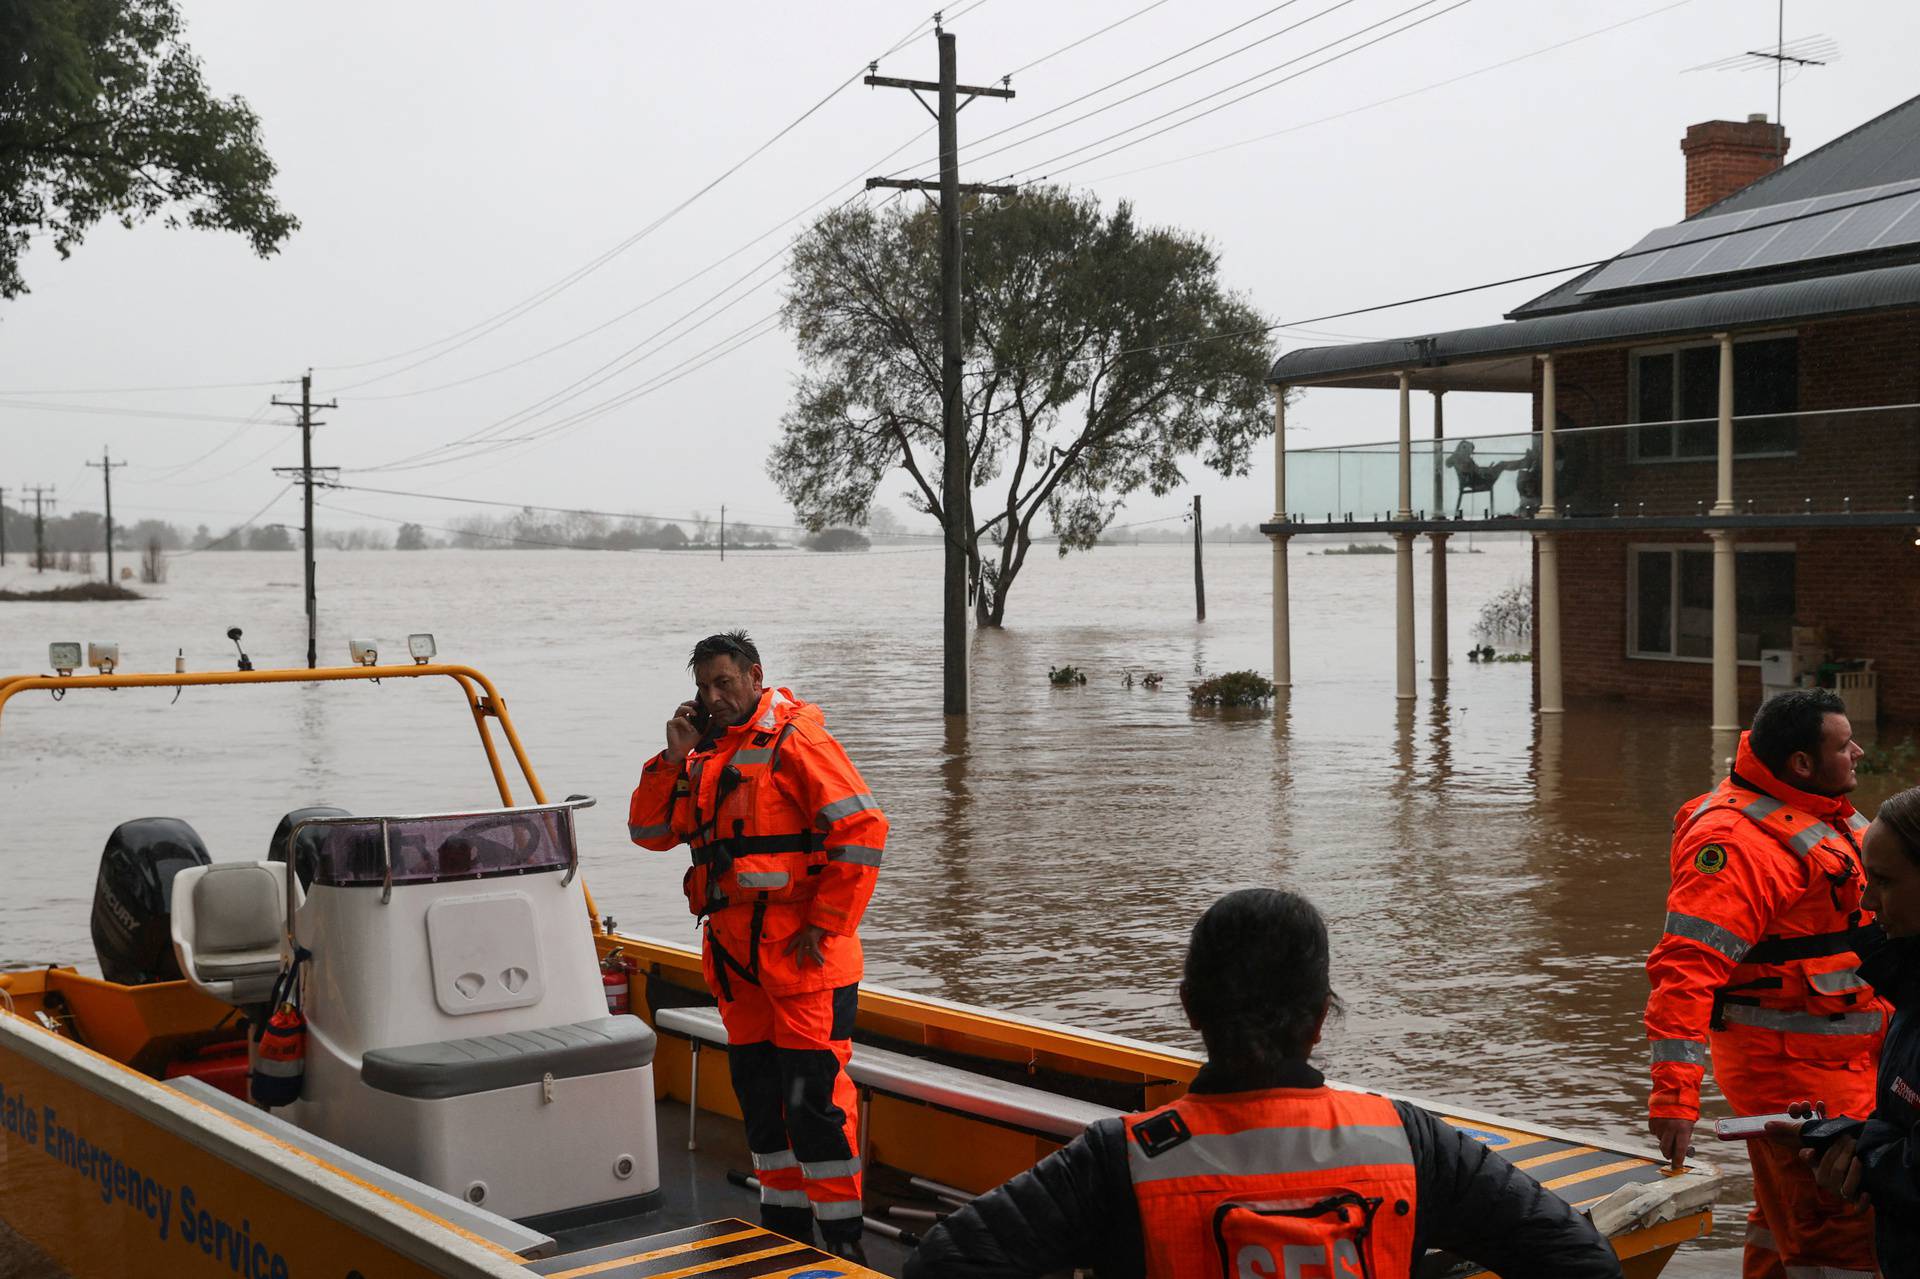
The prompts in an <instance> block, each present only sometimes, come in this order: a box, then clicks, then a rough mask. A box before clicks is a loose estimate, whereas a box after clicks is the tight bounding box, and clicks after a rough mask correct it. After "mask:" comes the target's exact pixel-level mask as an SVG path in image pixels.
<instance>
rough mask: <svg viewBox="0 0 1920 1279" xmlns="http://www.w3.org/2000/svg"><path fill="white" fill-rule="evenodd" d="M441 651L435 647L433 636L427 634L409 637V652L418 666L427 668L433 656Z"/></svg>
mask: <svg viewBox="0 0 1920 1279" xmlns="http://www.w3.org/2000/svg"><path fill="white" fill-rule="evenodd" d="M439 651H440V650H439V649H437V648H435V647H434V645H433V636H431V635H429V634H426V633H425V632H422V633H420V634H418V635H409V636H407V652H408V653H409V654H411V655H412V657H413V660H414V662H415V663H416V664H417V665H420V666H425V665H426V664H427V663H428V662H431V661H432V660H433V655H434V654H435V653H437V652H439Z"/></svg>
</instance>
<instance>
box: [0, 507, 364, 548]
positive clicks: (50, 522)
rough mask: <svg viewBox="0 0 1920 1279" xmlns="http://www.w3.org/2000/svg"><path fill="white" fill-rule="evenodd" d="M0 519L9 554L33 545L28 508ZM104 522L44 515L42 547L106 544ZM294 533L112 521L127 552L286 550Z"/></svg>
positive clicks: (353, 539) (350, 541) (357, 534)
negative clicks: (156, 549) (155, 547)
mask: <svg viewBox="0 0 1920 1279" xmlns="http://www.w3.org/2000/svg"><path fill="white" fill-rule="evenodd" d="M0 522H4V525H5V528H6V544H7V550H8V551H9V552H28V551H31V550H32V549H33V512H32V511H30V510H27V511H22V510H17V509H15V508H14V507H11V506H0ZM106 523H107V521H106V517H105V516H104V515H102V514H101V513H100V512H98V511H72V512H69V513H67V514H65V515H55V514H51V513H49V514H48V515H47V517H46V530H45V537H46V547H47V550H48V551H49V552H59V551H98V550H101V549H103V548H104V547H105V546H106V539H105V538H104V536H103V534H104V532H105V530H106ZM297 532H298V530H290V529H288V528H287V527H286V526H285V525H282V524H255V525H252V526H247V525H233V526H230V527H228V528H223V529H218V530H216V529H214V528H211V527H210V526H208V525H205V524H201V525H199V526H197V527H195V528H186V527H184V526H182V525H178V524H169V523H167V522H166V521H165V520H154V519H146V520H133V521H126V520H116V521H114V526H113V544H114V546H115V547H116V548H118V549H120V550H126V551H143V550H145V549H146V548H147V547H148V546H150V545H153V544H155V543H157V544H158V545H159V547H160V549H161V550H163V551H188V550H200V549H202V548H205V547H210V546H212V547H217V548H218V549H222V550H246V551H287V550H292V549H293V548H294V547H296V546H298V545H299V544H300V539H299V537H298V536H297ZM319 536H320V541H321V542H322V544H324V545H326V546H330V547H334V548H335V549H337V550H347V551H358V550H384V549H386V548H387V547H390V546H392V545H393V538H392V536H391V535H390V534H388V533H385V532H383V531H381V530H379V529H361V528H357V529H321V530H319Z"/></svg>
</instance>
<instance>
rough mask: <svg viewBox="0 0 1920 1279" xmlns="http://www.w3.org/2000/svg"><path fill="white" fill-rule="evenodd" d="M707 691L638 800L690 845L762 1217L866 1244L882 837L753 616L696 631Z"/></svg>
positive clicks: (690, 898)
mask: <svg viewBox="0 0 1920 1279" xmlns="http://www.w3.org/2000/svg"><path fill="white" fill-rule="evenodd" d="M687 665H688V666H690V667H691V668H692V669H693V680H694V687H695V690H696V692H695V695H694V697H693V699H692V700H690V701H685V702H682V703H681V704H680V705H679V706H678V707H677V708H675V710H674V712H673V717H672V718H671V719H669V720H668V721H667V731H666V739H667V740H666V749H665V750H663V751H661V752H660V753H659V754H658V755H655V756H654V757H653V758H652V759H650V760H648V761H647V764H646V767H645V768H644V769H643V770H642V771H641V774H640V785H639V786H637V787H636V788H635V789H634V792H633V803H632V806H631V807H630V808H629V810H628V814H627V833H628V834H629V835H631V836H632V838H633V842H634V843H636V844H639V845H640V846H641V847H643V848H652V849H657V850H660V851H662V852H664V851H666V850H668V849H671V848H674V847H676V846H678V845H680V844H683V843H684V844H686V845H687V846H688V847H689V848H691V849H692V850H693V865H692V866H691V867H690V868H689V869H688V871H687V874H686V878H685V880H684V881H683V887H684V888H685V890H686V894H687V907H688V909H690V910H691V911H692V912H693V914H694V917H695V918H696V919H700V920H704V921H705V923H706V929H705V945H704V946H703V948H702V966H703V967H704V968H705V970H706V977H707V987H708V989H710V990H712V991H713V993H714V996H715V998H716V999H717V1000H718V1001H719V1004H720V1019H721V1020H722V1021H723V1022H724V1023H725V1024H726V1028H727V1058H728V1064H729V1065H730V1067H731V1069H732V1074H733V1089H734V1093H735V1095H736V1096H738V1097H739V1099H740V1110H741V1113H742V1114H743V1115H744V1116H745V1118H746V1127H747V1146H748V1147H749V1149H751V1150H752V1152H753V1166H754V1172H755V1175H756V1176H757V1177H758V1178H759V1181H760V1221H761V1224H762V1225H764V1226H766V1228H767V1229H769V1230H773V1231H777V1232H778V1233H780V1234H783V1235H787V1236H790V1237H791V1238H794V1239H798V1240H801V1241H802V1242H808V1241H811V1240H812V1238H813V1226H814V1222H815V1221H818V1222H819V1225H820V1237H821V1241H822V1243H823V1245H824V1246H825V1248H826V1249H827V1250H828V1251H830V1252H832V1253H834V1254H835V1255H837V1256H840V1257H845V1258H847V1259H849V1260H854V1261H864V1257H863V1256H862V1255H861V1247H860V1234H861V1229H862V1225H861V1220H860V1218H861V1208H860V1149H859V1138H858V1133H857V1113H858V1112H857V1106H856V1103H855V1095H854V1087H853V1081H852V1080H850V1079H849V1078H848V1077H847V1058H848V1057H849V1056H850V1055H851V1053H852V1049H853V1022H854V1014H855V1011H856V1008H857V1006H858V993H859V983H860V974H861V955H860V935H859V932H858V929H859V925H860V917H861V915H862V914H863V913H864V912H865V911H866V908H867V902H868V900H869V899H871V898H872V896H873V886H874V881H875V880H876V879H877V878H879V875H880V855H881V851H882V850H883V849H884V848H885V846H886V842H887V819H886V818H885V817H884V816H882V815H881V812H880V806H879V804H878V803H877V802H875V800H874V798H873V796H872V794H871V793H869V792H868V790H867V785H866V783H865V782H864V781H862V780H861V778H860V774H859V772H858V771H857V770H856V769H855V768H854V766H853V764H852V762H851V761H849V760H848V759H847V753H846V752H845V751H844V750H842V749H841V747H840V743H839V742H837V741H835V740H834V739H833V737H832V736H831V735H830V734H828V732H827V730H826V726H825V722H824V719H823V717H822V715H821V713H820V708H819V707H817V706H814V705H812V704H810V703H807V702H803V701H801V700H799V699H798V698H797V697H795V696H794V695H793V693H792V692H791V691H790V690H788V689H784V688H767V687H765V686H764V685H763V684H762V679H763V677H764V673H763V672H762V670H761V667H760V651H759V650H758V649H757V648H755V647H754V645H753V641H752V640H750V639H748V638H747V634H746V632H745V631H728V632H727V633H725V634H723V635H709V636H708V637H707V638H706V639H703V640H701V641H700V642H699V643H698V644H695V645H694V646H693V656H692V658H691V659H690V660H689V661H688V663H687Z"/></svg>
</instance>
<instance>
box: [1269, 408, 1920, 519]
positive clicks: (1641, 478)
mask: <svg viewBox="0 0 1920 1279" xmlns="http://www.w3.org/2000/svg"><path fill="white" fill-rule="evenodd" d="M1718 442H1719V426H1718V423H1717V422H1715V421H1714V420H1713V419H1710V418H1709V419H1704V420H1694V421H1683V422H1651V423H1628V424H1624V425H1615V426H1590V427H1571V428H1570V427H1562V428H1561V429H1560V430H1559V431H1557V432H1555V434H1554V452H1555V459H1554V475H1555V497H1556V501H1557V505H1558V507H1559V510H1560V514H1562V515H1565V516H1584V517H1613V516H1617V517H1621V518H1630V517H1635V516H1650V515H1651V516H1674V515H1705V514H1707V513H1709V511H1710V508H1711V507H1712V506H1713V504H1714V500H1715V497H1716V495H1717V490H1718V474H1717V449H1718ZM1734 450H1735V451H1734V472H1733V493H1734V506H1735V509H1736V511H1737V512H1738V513H1740V514H1743V515H1802V514H1806V515H1811V514H1820V515H1832V514H1836V513H1838V514H1870V513H1891V512H1911V511H1914V510H1915V495H1916V490H1920V405H1915V404H1901V405H1888V406H1877V407H1873V408H1865V409H1846V410H1834V411H1822V412H1809V413H1787V414H1774V415H1768V416H1749V417H1742V418H1736V419H1735V420H1734ZM1411 454H1412V472H1413V474H1412V480H1413V484H1412V488H1413V500H1412V503H1411V509H1412V511H1413V513H1414V518H1416V519H1422V520H1433V519H1465V520H1488V519H1507V518H1524V517H1528V516H1532V515H1533V514H1535V513H1536V512H1537V511H1538V510H1539V508H1540V500H1541V488H1542V484H1541V480H1542V476H1541V449H1540V437H1539V435H1538V434H1537V433H1534V432H1522V433H1518V434H1501V435H1467V436H1455V437H1449V438H1447V439H1443V440H1434V439H1431V438H1428V439H1415V440H1414V441H1413V443H1412V449H1411ZM1399 492H1400V450H1399V445H1398V443H1397V442H1395V441H1386V442H1381V443H1370V444H1351V445H1337V446H1332V447H1327V448H1315V449H1292V450H1289V451H1288V453H1287V509H1288V511H1289V512H1290V513H1291V514H1292V516H1293V518H1294V519H1296V520H1301V521H1304V522H1306V523H1310V524H1311V523H1320V522H1326V521H1332V522H1335V523H1358V522H1368V521H1381V520H1390V519H1392V518H1393V515H1394V512H1395V510H1396V509H1397V508H1398V506H1399V504H1400V499H1399Z"/></svg>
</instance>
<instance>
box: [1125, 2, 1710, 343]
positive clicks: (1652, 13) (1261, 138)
mask: <svg viewBox="0 0 1920 1279" xmlns="http://www.w3.org/2000/svg"><path fill="white" fill-rule="evenodd" d="M1692 3H1693V0H1674V3H1672V4H1664V5H1661V6H1660V7H1659V8H1657V9H1649V10H1647V11H1646V12H1645V13H1642V14H1639V15H1637V16H1635V17H1631V18H1627V19H1624V20H1623V21H1620V22H1614V23H1609V24H1608V25H1606V26H1604V27H1596V28H1595V29H1594V30H1592V31H1587V32H1583V33H1582V34H1580V35H1577V36H1573V37H1571V38H1570V39H1566V40H1560V41H1557V42H1555V43H1553V44H1548V45H1542V46H1541V47H1540V48H1538V49H1533V50H1530V51H1528V52H1526V53H1522V54H1518V55H1516V56H1514V57H1511V58H1503V59H1501V60H1500V61H1499V62H1490V63H1488V64H1487V65H1486V66H1483V67H1477V68H1475V69H1474V70H1472V71H1467V72H1463V73H1462V74H1460V75H1457V76H1449V77H1448V78H1447V79H1445V80H1436V81H1434V82H1433V83H1432V84H1427V85H1422V86H1421V87H1420V88H1418V89H1409V90H1407V91H1406V92H1405V93H1396V94H1394V95H1393V96H1392V97H1388V98H1376V99H1375V100H1374V101H1372V102H1369V103H1366V104H1364V105H1362V106H1357V107H1350V108H1348V109H1347V110H1345V111H1336V112H1334V113H1333V114H1332V115H1323V116H1321V117H1319V118H1318V119H1315V120H1307V121H1305V122H1303V123H1300V124H1293V125H1288V126H1287V127H1286V128H1284V129H1275V130H1273V131H1272V132H1271V133H1262V134H1258V135H1256V136H1254V137H1251V138H1242V139H1241V140H1240V141H1238V142H1229V143H1227V144H1225V145H1224V146H1217V147H1209V148H1207V149H1206V150H1204V151H1194V152H1190V153H1188V154H1187V155H1181V156H1175V157H1173V158H1172V159H1170V160H1158V161H1155V162H1154V163H1152V164H1143V165H1141V166H1140V167H1139V168H1137V169H1124V170H1122V171H1120V172H1119V173H1109V174H1105V175H1103V176H1101V177H1097V178H1090V179H1088V181H1089V182H1090V183H1093V184H1096V185H1097V184H1099V183H1102V182H1112V181H1115V180H1117V179H1119V178H1130V177H1132V176H1134V175H1135V174H1137V173H1150V172H1152V171H1153V170H1155V169H1164V168H1167V167H1168V166H1170V165H1175V164H1184V163H1185V162H1187V161H1188V160H1199V159H1203V158H1205V157H1207V156H1210V155H1218V154H1220V153H1221V152H1223V151H1232V150H1235V149H1236V148H1239V147H1245V146H1252V145H1253V144H1254V143H1256V142H1266V141H1270V140H1271V139H1273V138H1279V137H1284V136H1286V135H1287V134H1290V133H1299V132H1300V131H1302V130H1304V129H1311V128H1314V127H1315V126H1317V125H1322V124H1329V123H1331V122H1333V121H1335V120H1344V119H1346V118H1347V117H1348V116H1352V115H1359V114H1360V113H1361V112H1363V111H1371V110H1373V109H1374V108H1375V107H1384V106H1388V105H1390V104H1392V103H1395V102H1401V101H1404V100H1406V99H1407V98H1413V97H1418V96H1419V95H1420V94H1423V93H1431V92H1433V91H1434V90H1435V89H1444V88H1446V87H1447V86H1448V85H1454V84H1459V83H1460V82H1461V81H1462V80H1471V79H1473V78H1474V77H1475V76H1482V75H1485V74H1487V73H1488V72H1490V71H1498V70H1500V69H1502V68H1504V67H1510V66H1513V65H1514V64H1515V63H1518V62H1525V61H1527V60H1528V59H1529V58H1537V57H1540V56H1541V55H1543V54H1548V53H1553V52H1556V51H1558V50H1560V49H1564V48H1566V47H1567V46H1568V45H1574V44H1579V43H1580V42H1581V41H1583V40H1591V39H1593V38H1594V37H1595V36H1602V35H1606V34H1608V33H1609V32H1613V31H1618V30H1619V29H1620V28H1622V27H1629V26H1632V25H1633V24H1634V23H1636V22H1644V21H1646V20H1647V19H1648V18H1653V17H1658V16H1659V15H1660V14H1663V13H1668V12H1671V11H1672V10H1674V9H1680V8H1684V7H1686V6H1687V5H1689V4H1692ZM1336 336H1338V335H1336Z"/></svg>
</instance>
